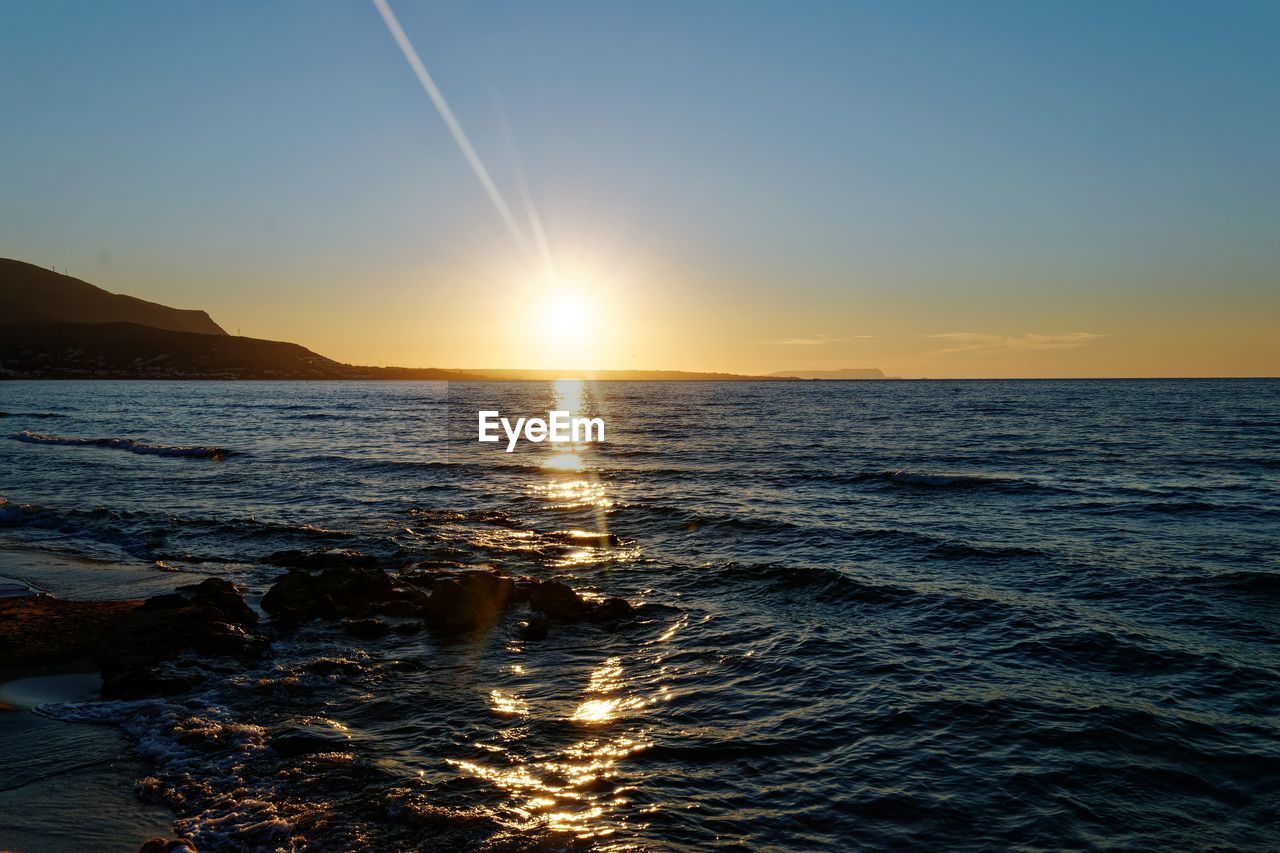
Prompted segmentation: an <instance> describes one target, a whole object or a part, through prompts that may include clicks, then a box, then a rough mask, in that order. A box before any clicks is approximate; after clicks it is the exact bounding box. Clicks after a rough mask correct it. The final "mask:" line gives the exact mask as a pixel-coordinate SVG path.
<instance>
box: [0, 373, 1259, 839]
mask: <svg viewBox="0 0 1280 853" xmlns="http://www.w3.org/2000/svg"><path fill="white" fill-rule="evenodd" d="M481 408H484V409H497V410H500V411H501V412H502V413H503V414H504V415H505V414H511V415H530V414H544V415H545V412H546V411H547V410H548V409H551V408H564V409H571V410H575V411H580V412H583V413H587V414H591V415H600V416H603V417H604V418H605V419H606V422H607V424H608V434H607V441H606V442H605V443H603V444H599V445H597V444H592V445H582V446H563V445H559V446H549V445H527V444H526V445H523V446H522V448H521V449H520V450H518V451H517V452H516V453H513V454H507V453H504V452H503V451H502V448H501V447H500V446H498V445H480V444H477V443H476V442H475V440H474V439H475V434H474V430H475V413H476V411H477V410H478V409H481ZM0 409H2V410H3V411H4V412H5V417H4V418H2V419H0V431H2V432H3V434H4V435H6V436H17V437H18V440H13V439H11V438H4V439H0V475H2V479H0V489H3V492H2V493H3V495H4V497H5V498H6V499H7V503H5V504H3V505H0V535H2V536H3V537H4V539H5V540H7V541H8V542H10V543H11V545H13V544H16V545H19V546H22V547H25V548H30V547H38V548H41V549H51V550H57V551H63V552H66V553H68V554H73V555H77V556H83V557H90V558H93V559H99V560H112V561H118V562H124V563H131V564H135V565H139V566H147V567H151V566H154V567H155V571H166V570H175V571H176V572H177V573H179V574H176V575H175V583H180V582H184V580H185V579H184V577H183V575H182V574H181V573H188V574H190V575H191V576H193V577H198V576H199V575H200V573H205V574H210V573H212V574H218V575H222V576H227V577H231V578H234V579H235V580H237V581H239V582H241V583H244V584H245V585H246V586H247V587H249V588H250V589H251V590H253V591H256V592H261V591H263V590H264V589H265V588H266V586H267V585H269V583H270V581H271V580H272V579H273V578H274V577H275V576H276V575H277V574H279V573H280V571H281V570H280V569H278V568H274V567H270V566H266V565H263V564H262V563H261V562H260V560H261V558H262V557H263V556H265V555H266V554H269V553H271V552H273V551H277V550H280V549H284V548H304V549H310V548H326V547H342V548H354V549H359V550H361V551H364V552H366V553H370V554H373V555H375V556H377V557H378V558H379V559H380V560H381V561H382V562H383V565H384V566H385V567H387V568H388V570H395V569H397V568H398V567H400V566H402V565H405V564H409V563H412V562H415V561H432V562H437V563H445V564H448V563H464V564H492V565H497V566H500V567H502V568H503V569H505V570H508V571H511V572H516V573H525V574H532V575H536V576H539V577H552V576H558V577H562V578H563V579H565V580H568V581H569V582H570V583H571V584H572V585H574V586H575V587H578V588H581V589H586V590H592V591H596V592H599V593H601V594H604V595H621V596H625V597H626V598H628V599H629V600H631V601H632V602H633V603H635V604H637V605H639V615H638V618H637V619H636V620H635V621H634V622H633V623H630V624H623V625H621V626H619V627H618V628H617V630H613V631H609V630H603V629H601V628H599V627H595V626H589V625H576V626H573V625H556V626H554V627H553V629H552V633H551V636H550V637H549V638H548V639H546V640H544V641H541V642H534V641H524V640H521V639H519V638H518V634H517V632H516V630H515V621H516V620H517V619H518V618H520V616H519V614H518V613H514V614H511V615H510V616H508V617H504V619H503V620H502V621H500V622H499V623H498V624H497V625H496V626H494V627H493V629H492V630H491V631H488V632H484V633H481V634H478V635H471V636H467V637H464V638H461V639H454V640H449V641H443V640H437V639H433V638H431V637H430V636H429V635H416V636H396V635H393V636H391V637H388V638H385V639H380V640H370V641H355V640H352V639H350V638H348V637H345V636H343V635H342V634H340V633H338V632H337V631H336V630H334V629H333V628H332V627H330V626H326V625H324V624H319V623H318V624H316V625H313V626H311V627H308V628H306V629H304V630H303V631H301V632H300V633H299V634H298V635H297V636H295V637H293V638H291V639H288V640H285V641H281V642H278V643H277V644H276V652H275V655H274V656H273V657H272V658H270V659H269V660H267V661H266V663H265V664H264V665H263V666H262V667H261V669H260V670H258V671H254V672H250V673H240V672H234V673H230V674H229V675H228V677H227V678H226V679H224V680H223V681H222V682H221V683H219V684H217V685H216V686H215V687H213V688H211V689H209V690H207V691H205V692H202V693H200V694H198V695H194V696H187V697H180V698H178V699H174V700H165V701H150V702H135V703H119V702H114V703H113V702H88V703H80V704H72V705H64V706H60V707H55V708H51V709H49V710H48V713H50V714H52V715H55V716H60V717H62V718H65V719H75V720H94V721H99V722H109V723H113V724H115V725H118V726H119V727H121V728H122V729H123V731H124V732H125V733H126V734H127V735H128V736H129V738H130V742H131V743H133V744H135V745H136V748H137V749H138V750H139V752H140V754H141V755H142V756H143V758H144V759H145V760H146V761H147V762H149V765H150V766H151V767H152V768H153V774H154V775H153V776H152V777H151V778H150V779H149V780H147V783H146V784H145V786H144V788H145V789H146V791H147V792H148V795H149V796H152V797H154V798H156V799H159V800H160V801H162V802H166V803H168V804H169V805H171V806H173V807H174V808H175V809H176V812H177V815H178V820H179V824H178V828H179V829H180V830H182V831H184V832H190V833H193V834H194V835H195V837H196V839H197V841H199V842H200V843H201V845H202V847H203V846H205V845H207V846H209V847H211V848H217V847H220V846H235V845H239V846H242V847H248V848H254V847H276V846H280V847H285V848H290V847H293V848H298V849H302V848H306V847H307V846H313V847H325V848H338V847H357V846H362V845H373V846H378V847H382V848H384V849H395V848H405V847H415V846H432V845H433V844H435V843H443V841H444V840H447V841H448V842H449V843H450V844H453V845H455V846H457V847H459V848H464V849H466V848H479V847H483V846H486V845H489V846H494V847H499V848H503V847H506V848H513V849H519V848H521V847H525V846H528V845H530V844H534V843H540V842H550V843H553V844H558V843H560V842H562V841H564V840H565V839H577V840H580V841H581V842H582V843H584V844H586V845H600V846H611V847H616V848H627V847H630V846H636V847H649V848H668V847H684V846H712V845H727V846H738V847H742V848H750V849H769V848H775V849H819V848H822V849H848V848H851V847H859V846H868V847H869V846H875V847H881V848H906V847H915V848H930V849H932V848H938V847H944V848H947V849H964V848H984V847H1007V846H1011V845H1021V846H1026V847H1089V846H1095V845H1119V846H1123V847H1136V848H1153V847H1171V848H1174V849H1191V848H1195V849H1203V848H1215V847H1216V848H1221V849H1235V848H1244V849H1257V850H1269V849H1276V848H1277V846H1280V818H1278V817H1277V815H1278V814H1280V634H1278V633H1277V627H1278V626H1280V558H1278V557H1277V544H1278V540H1280V535H1278V534H1280V443H1278V441H1277V439H1280V382H1275V381H1261V380H1260V381H1222V382H1218V381H1177V382H1164V381H1134V382H1124V381H1098V382H1067V381H1063V382H1056V381H1055V382H864V383H837V382H831V383H740V384H735V383H585V384H584V383H574V382H565V383H511V384H475V385H459V384H456V383H454V384H449V385H446V384H444V383H265V382H263V383H161V382H152V383H126V382H120V383H115V382H96V383H87V382H86V383H80V382H48V383H43V382H8V383H3V384H0ZM67 439H71V441H67ZM82 439H88V440H89V441H82ZM99 439H106V441H98V440H99ZM570 531H597V532H608V533H610V534H612V535H613V536H614V537H616V539H609V540H601V539H595V540H583V539H580V538H575V537H574V536H572V535H570V534H569V532H570ZM606 543H607V544H606ZM122 594H124V593H122ZM300 722H301V723H308V724H310V725H312V726H313V727H322V728H327V729H328V730H331V732H332V735H333V737H334V738H335V742H336V743H340V744H342V745H343V746H342V748H341V749H339V750H337V751H336V752H334V753H332V754H330V755H328V756H326V757H324V758H322V759H321V758H315V759H308V760H306V761H294V762H293V763H291V764H289V765H288V766H287V767H284V768H282V766H281V764H280V761H279V758H278V756H275V755H274V753H273V752H272V751H271V750H270V749H268V748H267V747H266V746H265V739H266V738H267V736H268V735H269V733H270V732H271V731H273V730H274V729H276V728H278V727H279V726H282V725H285V724H297V723H300Z"/></svg>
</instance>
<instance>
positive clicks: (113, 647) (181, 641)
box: [97, 578, 268, 699]
mask: <svg viewBox="0 0 1280 853" xmlns="http://www.w3.org/2000/svg"><path fill="white" fill-rule="evenodd" d="M257 621H258V620H257V615H256V614H255V613H254V612H253V611H252V610H250V609H249V607H248V605H246V604H245V603H244V599H243V598H242V597H241V595H240V591H239V590H238V589H237V588H236V586H235V585H234V584H232V583H230V582H228V581H225V580H222V579H220V578H210V579H208V580H206V581H203V582H201V583H198V584H194V585H192V586H187V587H181V588H180V589H179V591H178V592H177V593H174V594H171V595H159V596H155V597H154V598H150V599H147V600H146V601H145V602H143V603H142V606H141V607H138V608H137V609H136V610H134V611H132V612H131V613H129V614H128V616H127V617H126V618H124V619H123V620H121V622H120V623H119V624H118V625H117V630H116V631H115V633H114V635H113V637H112V638H111V640H110V641H109V642H108V643H106V644H105V645H104V647H103V648H102V649H101V650H100V652H99V654H98V655H97V660H98V663H99V664H100V665H101V667H102V681H103V685H102V696H103V698H107V699H134V698H141V697H143V696H153V695H168V694H173V693H180V692H183V691H185V690H189V689H190V688H191V687H192V686H194V685H195V684H198V683H199V682H200V681H201V680H202V678H201V676H200V675H199V674H192V673H178V674H173V673H159V672H158V671H157V669H156V666H155V665H156V664H158V663H160V662H162V661H166V660H171V659H173V658H176V657H178V656H179V655H181V654H182V653H184V652H189V651H190V652H195V653H197V654H199V655H204V656H210V657H228V658H235V659H238V660H242V661H251V660H256V659H258V658H259V657H261V656H262V655H263V653H264V652H266V650H267V648H268V643H267V640H266V638H265V637H262V636H261V635H259V634H254V633H251V632H250V631H249V630H246V629H248V628H252V627H253V626H254V625H255V624H256V623H257Z"/></svg>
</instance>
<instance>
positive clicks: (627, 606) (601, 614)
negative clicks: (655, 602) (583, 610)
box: [587, 598, 635, 622]
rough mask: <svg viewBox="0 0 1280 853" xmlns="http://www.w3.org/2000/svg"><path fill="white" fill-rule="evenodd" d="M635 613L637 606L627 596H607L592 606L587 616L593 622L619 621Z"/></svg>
mask: <svg viewBox="0 0 1280 853" xmlns="http://www.w3.org/2000/svg"><path fill="white" fill-rule="evenodd" d="M633 613H635V608H634V607H632V606H631V603H630V602H629V601H627V600H626V599H625V598H606V599H605V600H604V601H601V602H600V603H599V604H595V605H593V606H592V607H591V612H590V615H589V616H588V617H587V618H588V619H590V620H591V621H592V622H617V621H619V620H621V619H626V618H627V617H629V616H631V615H632V614H633Z"/></svg>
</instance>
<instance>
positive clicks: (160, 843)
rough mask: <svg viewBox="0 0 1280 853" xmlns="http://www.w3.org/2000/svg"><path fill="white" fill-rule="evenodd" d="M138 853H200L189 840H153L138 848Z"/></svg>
mask: <svg viewBox="0 0 1280 853" xmlns="http://www.w3.org/2000/svg"><path fill="white" fill-rule="evenodd" d="M138 853H199V851H198V850H196V845H195V842H194V841H192V840H191V839H189V838H152V839H149V840H148V841H146V842H144V843H143V845H142V846H141V847H139V848H138Z"/></svg>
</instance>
